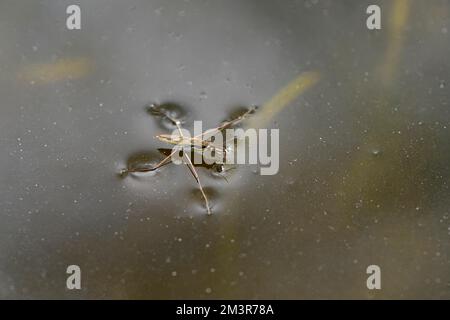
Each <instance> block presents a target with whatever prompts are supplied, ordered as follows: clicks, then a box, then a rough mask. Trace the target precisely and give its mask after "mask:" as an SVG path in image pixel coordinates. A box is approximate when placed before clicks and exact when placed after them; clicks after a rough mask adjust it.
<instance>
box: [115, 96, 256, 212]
mask: <svg viewBox="0 0 450 320" xmlns="http://www.w3.org/2000/svg"><path fill="white" fill-rule="evenodd" d="M149 109H150V110H149V111H150V112H151V114H153V115H155V116H159V117H164V118H166V119H168V120H169V121H170V122H172V123H173V124H174V125H175V126H176V128H177V131H178V134H159V135H157V136H156V137H155V138H156V139H158V140H159V141H161V142H165V143H168V144H170V145H176V146H178V148H175V147H174V148H173V149H172V150H171V152H170V154H169V155H167V156H166V157H165V158H164V159H163V160H161V162H159V163H158V164H156V165H155V166H152V167H141V168H131V169H125V170H124V172H123V173H125V172H126V173H128V172H149V171H154V170H156V169H158V168H160V167H162V166H164V165H166V164H168V163H170V162H172V156H173V155H174V154H175V153H176V152H180V147H181V148H182V150H183V151H182V154H183V159H184V163H185V164H186V165H187V167H188V168H189V170H190V172H191V173H192V175H193V176H194V178H195V181H196V182H197V185H198V187H199V189H200V192H201V194H202V196H203V199H204V201H205V206H206V211H207V213H208V215H210V214H211V206H210V204H209V200H208V197H207V195H206V193H205V191H204V189H203V185H202V183H201V181H200V176H199V174H198V172H197V170H196V169H195V166H194V164H193V163H192V160H191V158H190V155H189V154H188V152H186V150H190V151H193V152H202V151H203V150H204V149H205V148H212V149H213V150H214V152H216V153H217V154H218V155H219V156H221V157H223V158H224V159H226V156H227V154H228V153H229V150H228V149H227V148H226V147H224V146H223V145H222V146H220V145H217V144H214V142H212V141H211V137H213V136H214V135H216V134H219V133H222V131H223V130H225V129H227V128H230V127H232V126H234V125H236V124H237V123H239V122H241V121H242V120H244V118H245V117H247V116H248V115H250V114H252V113H254V112H255V110H256V109H257V107H252V108H250V109H249V110H247V111H246V112H245V113H243V114H241V115H240V116H238V117H236V118H234V119H232V120H229V121H224V122H222V123H221V124H220V125H218V126H217V127H215V128H211V129H208V130H206V131H204V132H203V133H202V134H200V135H197V136H194V137H188V136H186V135H184V134H183V128H182V127H181V121H180V120H178V119H176V118H174V117H172V116H171V115H170V114H169V113H168V112H166V111H165V110H163V109H158V108H157V106H156V105H154V104H152V105H150V108H149Z"/></svg>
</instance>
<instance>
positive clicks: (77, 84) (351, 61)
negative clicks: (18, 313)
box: [0, 0, 450, 298]
mask: <svg viewBox="0 0 450 320" xmlns="http://www.w3.org/2000/svg"><path fill="white" fill-rule="evenodd" d="M79 3H80V5H81V9H82V29H81V30H78V31H69V30H67V29H66V28H65V18H66V14H65V9H66V6H67V5H68V4H71V3H69V2H65V1H60V2H58V3H55V2H54V1H31V0H30V1H20V2H13V1H4V2H2V3H0V43H1V46H0V95H1V97H2V102H1V108H0V145H1V150H2V153H1V156H0V168H1V175H0V179H1V183H0V195H1V201H0V214H1V223H0V297H2V298H80V297H82V298H349V297H350V298H450V271H449V270H450V260H449V259H450V256H449V252H450V251H449V249H450V219H449V217H450V195H449V178H450V171H449V163H450V143H449V138H448V137H449V125H450V124H449V120H450V113H449V98H450V91H449V90H448V85H449V83H450V62H449V61H450V60H449V59H448V57H449V56H450V41H449V40H450V39H449V37H450V33H449V32H448V30H449V29H450V11H449V10H450V3H449V2H448V1H437V0H435V1H427V2H424V1H406V2H405V1H402V0H397V1H384V2H383V1H382V2H381V4H380V5H381V6H382V8H383V11H382V12H383V28H382V30H380V31H369V30H367V29H366V28H365V18H366V14H365V9H366V7H367V6H368V4H369V2H366V1H353V2H349V1H345V2H344V1H288V0H286V1H283V2H282V4H281V3H280V2H275V1H256V0H246V1H200V0H192V1H170V2H168V1H162V0H161V1H159V0H155V1H138V0H133V1H126V2H125V1H106V0H98V1H95V2H94V1H81V2H79ZM311 71H313V72H316V73H318V74H320V80H319V81H318V82H317V83H315V84H314V85H313V86H311V88H309V89H308V90H306V91H305V92H303V93H302V94H301V95H300V96H299V97H297V98H296V99H294V100H293V101H292V102H289V103H288V104H287V105H286V106H284V107H283V108H282V109H281V110H279V112H278V113H277V114H276V115H274V116H273V117H272V118H270V121H269V123H268V124H267V127H268V128H279V129H280V140H281V141H280V171H279V173H278V174H277V175H275V176H261V175H259V174H258V167H257V166H242V165H240V166H237V167H236V168H233V169H231V170H229V171H227V172H226V179H224V178H223V176H220V175H218V174H217V173H218V172H214V170H206V169H205V168H199V173H200V175H201V179H202V182H203V184H204V185H205V191H206V193H207V195H208V196H209V198H210V200H211V203H212V207H213V208H212V209H213V212H214V214H213V215H212V216H207V215H206V214H205V207H204V203H203V200H202V198H201V194H200V193H199V190H198V188H197V185H196V183H195V180H194V179H193V177H192V175H191V174H190V172H189V171H188V170H187V168H186V167H184V166H176V165H167V166H164V167H162V168H161V169H160V170H157V171H154V172H151V173H133V174H129V175H126V176H125V177H124V176H121V175H120V174H119V173H120V171H121V170H122V169H124V168H136V167H139V166H151V165H154V164H155V163H157V162H158V161H159V160H160V159H162V157H163V153H161V152H160V151H158V149H160V148H167V145H164V144H161V143H160V142H158V141H157V140H156V139H155V138H154V136H155V135H157V134H160V133H168V132H170V131H172V130H173V127H172V124H171V123H170V122H166V121H165V120H164V119H158V118H155V117H154V116H153V115H151V114H149V110H148V106H149V105H150V104H151V103H156V104H161V103H163V104H165V105H166V106H167V107H168V108H169V110H170V111H171V112H173V113H174V115H175V116H177V117H178V116H179V117H182V120H183V125H184V126H186V127H187V128H191V127H190V126H191V125H192V123H193V121H194V120H203V121H204V125H205V126H208V127H214V126H216V125H217V124H218V123H220V122H221V121H223V120H225V119H227V118H230V116H232V115H233V114H235V112H236V110H242V108H244V107H249V106H252V105H258V106H261V107H264V105H266V103H267V101H270V99H272V97H274V96H275V95H276V94H277V93H278V92H280V90H282V88H285V87H286V85H288V84H289V83H290V82H291V81H292V80H293V79H295V78H296V77H298V76H299V75H300V74H302V73H304V72H311ZM258 112H264V108H261V110H259V111H258ZM244 127H245V123H244ZM70 264H77V265H79V266H80V267H81V269H82V290H80V291H76V292H75V291H69V290H67V289H66V277H67V275H66V268H67V266H68V265H70ZM371 264H376V265H379V266H380V267H381V270H382V290H380V291H369V290H368V289H367V287H366V278H367V274H366V268H367V266H368V265H371Z"/></svg>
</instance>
